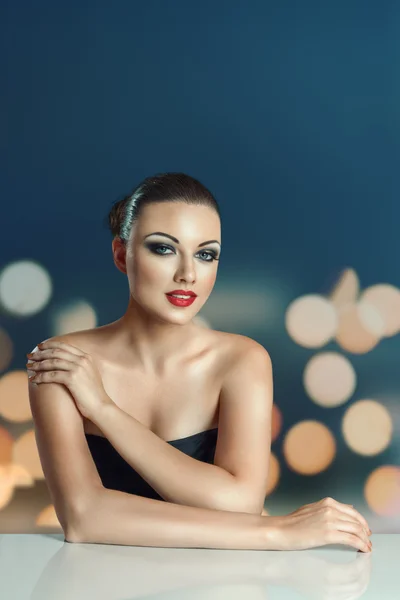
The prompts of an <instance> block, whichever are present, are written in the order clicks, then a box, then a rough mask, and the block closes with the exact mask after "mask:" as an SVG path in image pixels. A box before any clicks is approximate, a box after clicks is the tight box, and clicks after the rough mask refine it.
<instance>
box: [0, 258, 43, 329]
mask: <svg viewBox="0 0 400 600" xmlns="http://www.w3.org/2000/svg"><path fill="white" fill-rule="evenodd" d="M52 292H53V287H52V283H51V278H50V275H49V273H48V272H47V270H46V269H45V268H44V267H43V266H42V265H40V264H38V263H37V262H34V261H32V260H21V261H18V262H14V263H11V264H10V265H8V266H7V267H5V268H4V269H3V270H2V272H1V273H0V303H1V305H2V307H3V308H4V310H6V311H8V312H9V313H10V314H12V315H15V316H24V317H26V316H30V315H34V314H36V313H38V312H39V311H41V310H43V308H44V307H45V306H46V304H48V302H49V300H50V297H51V295H52Z"/></svg>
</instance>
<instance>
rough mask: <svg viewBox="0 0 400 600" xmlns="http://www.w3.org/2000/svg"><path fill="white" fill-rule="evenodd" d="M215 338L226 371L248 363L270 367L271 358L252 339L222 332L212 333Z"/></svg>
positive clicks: (260, 345)
mask: <svg viewBox="0 0 400 600" xmlns="http://www.w3.org/2000/svg"><path fill="white" fill-rule="evenodd" d="M212 333H213V334H215V336H216V340H217V345H218V348H219V352H220V356H221V358H222V360H223V363H224V366H225V367H226V371H229V370H230V369H231V368H232V367H238V366H239V365H244V366H246V365H249V364H250V363H254V364H255V365H256V364H260V365H261V366H262V365H265V366H266V367H267V368H270V367H271V357H270V355H269V352H268V351H267V350H266V348H265V347H264V346H263V345H262V344H260V343H259V342H257V341H256V340H253V339H252V338H250V337H248V336H246V335H242V334H238V333H228V332H222V331H213V332H212Z"/></svg>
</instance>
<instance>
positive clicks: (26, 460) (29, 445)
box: [13, 429, 44, 479]
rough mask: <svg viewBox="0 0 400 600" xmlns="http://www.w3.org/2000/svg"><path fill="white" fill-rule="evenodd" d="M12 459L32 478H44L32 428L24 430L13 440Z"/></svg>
mask: <svg viewBox="0 0 400 600" xmlns="http://www.w3.org/2000/svg"><path fill="white" fill-rule="evenodd" d="M13 461H14V462H15V463H18V464H19V465H21V466H22V467H24V468H25V469H26V470H27V471H28V473H29V474H30V475H31V476H32V477H33V478H34V479H44V473H43V469H42V465H41V462H40V457H39V452H38V448H37V445H36V439H35V431H34V429H30V430H29V431H26V432H25V433H23V434H22V435H21V436H20V437H19V438H17V439H16V440H15V442H14V448H13Z"/></svg>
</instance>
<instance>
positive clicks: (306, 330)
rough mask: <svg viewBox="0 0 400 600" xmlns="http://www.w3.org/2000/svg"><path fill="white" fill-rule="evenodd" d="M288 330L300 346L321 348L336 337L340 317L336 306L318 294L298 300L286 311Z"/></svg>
mask: <svg viewBox="0 0 400 600" xmlns="http://www.w3.org/2000/svg"><path fill="white" fill-rule="evenodd" d="M285 323H286V329H287V332H288V334H289V335H290V337H291V338H292V339H293V340H294V341H295V342H297V344H299V345H300V346H304V347H306V348H320V347H321V346H324V345H325V344H327V343H328V342H329V341H330V340H331V339H332V338H333V337H334V335H335V333H336V329H337V325H338V315H337V311H336V307H335V306H334V304H333V303H332V302H331V301H330V300H328V299H327V298H324V297H323V296H319V295H317V294H309V295H307V296H302V297H300V298H297V299H296V300H294V301H293V302H291V304H290V305H289V307H288V308H287V310H286V317H285Z"/></svg>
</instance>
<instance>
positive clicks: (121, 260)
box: [112, 237, 126, 275]
mask: <svg viewBox="0 0 400 600" xmlns="http://www.w3.org/2000/svg"><path fill="white" fill-rule="evenodd" d="M112 252H113V258H114V264H115V266H116V267H117V269H118V270H119V271H121V273H125V275H126V248H125V246H124V244H123V243H122V240H121V239H120V238H119V237H115V238H114V239H113V241H112Z"/></svg>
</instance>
